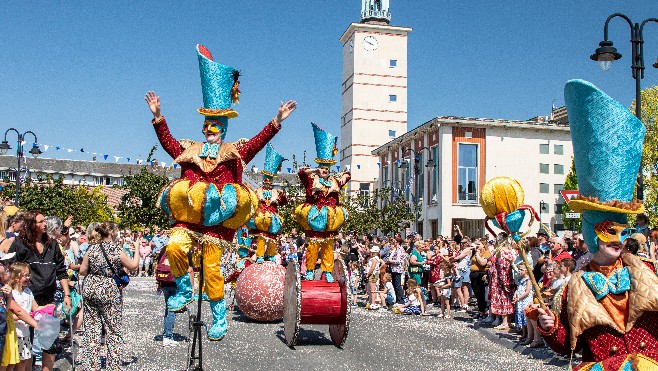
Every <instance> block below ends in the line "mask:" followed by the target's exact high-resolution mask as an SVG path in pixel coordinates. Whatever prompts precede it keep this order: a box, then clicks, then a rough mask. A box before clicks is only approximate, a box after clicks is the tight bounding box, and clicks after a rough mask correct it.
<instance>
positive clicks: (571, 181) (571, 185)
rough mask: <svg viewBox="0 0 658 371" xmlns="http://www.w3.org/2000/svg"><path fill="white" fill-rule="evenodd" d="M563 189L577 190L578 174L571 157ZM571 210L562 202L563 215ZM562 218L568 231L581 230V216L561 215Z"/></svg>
mask: <svg viewBox="0 0 658 371" xmlns="http://www.w3.org/2000/svg"><path fill="white" fill-rule="evenodd" d="M564 189H566V190H577V189H578V176H577V175H576V163H575V161H574V159H573V157H572V158H571V170H569V174H567V178H566V179H565V180H564ZM568 212H571V209H569V205H567V204H564V205H562V215H565V216H566V214H567V213H568ZM562 220H563V221H564V228H566V229H567V230H570V231H578V232H580V231H581V230H582V223H583V219H582V216H581V217H580V218H578V219H567V218H566V217H563V218H562Z"/></svg>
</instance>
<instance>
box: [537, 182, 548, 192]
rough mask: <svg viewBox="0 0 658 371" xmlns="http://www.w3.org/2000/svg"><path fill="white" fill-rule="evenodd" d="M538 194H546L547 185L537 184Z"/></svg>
mask: <svg viewBox="0 0 658 371" xmlns="http://www.w3.org/2000/svg"><path fill="white" fill-rule="evenodd" d="M539 193H548V183H539Z"/></svg>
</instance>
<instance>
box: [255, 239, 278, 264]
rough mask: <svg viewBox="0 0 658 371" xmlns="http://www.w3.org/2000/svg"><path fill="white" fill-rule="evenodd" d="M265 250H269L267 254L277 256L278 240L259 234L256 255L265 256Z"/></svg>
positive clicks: (258, 256)
mask: <svg viewBox="0 0 658 371" xmlns="http://www.w3.org/2000/svg"><path fill="white" fill-rule="evenodd" d="M265 250H267V256H276V255H277V254H278V251H277V245H276V240H275V239H273V238H266V237H265V236H262V235H257V236H256V257H257V258H262V257H263V256H265Z"/></svg>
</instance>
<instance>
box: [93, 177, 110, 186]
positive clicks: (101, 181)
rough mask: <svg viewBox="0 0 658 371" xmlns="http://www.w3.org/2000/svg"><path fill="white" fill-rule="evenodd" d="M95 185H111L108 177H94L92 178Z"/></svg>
mask: <svg viewBox="0 0 658 371" xmlns="http://www.w3.org/2000/svg"><path fill="white" fill-rule="evenodd" d="M94 184H95V185H108V186H109V185H112V179H111V178H110V177H109V176H96V177H94Z"/></svg>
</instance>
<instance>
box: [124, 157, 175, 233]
mask: <svg viewBox="0 0 658 371" xmlns="http://www.w3.org/2000/svg"><path fill="white" fill-rule="evenodd" d="M167 183H169V178H167V177H166V176H165V175H164V174H163V175H160V174H156V173H155V172H153V171H149V170H148V169H147V168H146V167H143V168H142V169H141V170H140V172H139V174H135V175H129V176H127V177H125V183H124V185H123V186H120V187H118V188H120V189H124V190H127V191H128V192H127V193H126V194H124V195H123V196H121V204H119V206H118V207H117V210H118V215H119V218H120V219H121V224H122V225H125V226H129V227H131V228H134V227H138V226H153V225H156V226H159V227H162V228H167V227H169V217H168V216H167V215H166V214H165V213H164V211H162V209H160V208H159V207H158V202H159V200H158V195H159V194H160V190H161V189H162V188H163V187H164V186H166V185H167Z"/></svg>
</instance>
